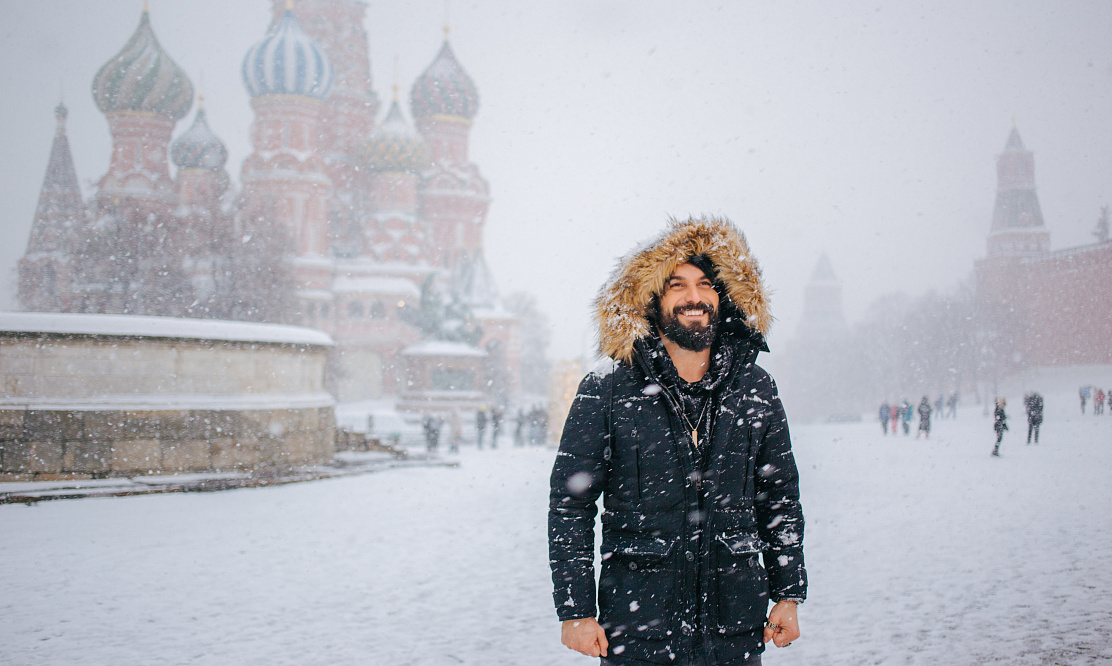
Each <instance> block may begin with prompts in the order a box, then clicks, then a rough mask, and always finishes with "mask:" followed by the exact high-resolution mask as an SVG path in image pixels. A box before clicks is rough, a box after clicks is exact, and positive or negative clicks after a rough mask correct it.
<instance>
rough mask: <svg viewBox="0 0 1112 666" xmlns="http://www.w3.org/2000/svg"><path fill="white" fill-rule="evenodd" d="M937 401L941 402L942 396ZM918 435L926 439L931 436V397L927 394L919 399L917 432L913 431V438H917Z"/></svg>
mask: <svg viewBox="0 0 1112 666" xmlns="http://www.w3.org/2000/svg"><path fill="white" fill-rule="evenodd" d="M938 401H939V402H942V398H941V397H940V398H939V399H938ZM919 435H923V436H924V437H925V438H926V439H930V438H931V399H930V398H928V397H927V396H923V399H922V400H920V401H919V432H917V433H915V439H919Z"/></svg>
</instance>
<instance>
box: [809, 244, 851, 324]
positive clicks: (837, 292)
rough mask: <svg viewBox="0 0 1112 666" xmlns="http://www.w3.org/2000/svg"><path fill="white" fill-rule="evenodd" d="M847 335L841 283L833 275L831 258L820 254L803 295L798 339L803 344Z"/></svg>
mask: <svg viewBox="0 0 1112 666" xmlns="http://www.w3.org/2000/svg"><path fill="white" fill-rule="evenodd" d="M848 334H849V327H848V326H847V325H846V318H845V315H844V314H843V312H842V283H841V282H839V281H838V278H837V276H835V275H834V267H833V266H831V265H830V257H828V256H827V255H826V253H825V252H823V253H822V256H821V257H819V262H818V264H816V265H815V271H814V272H813V273H812V274H811V281H810V282H808V283H807V287H806V289H805V291H804V292H803V317H802V318H801V319H800V322H799V337H800V339H803V340H830V339H839V338H842V337H844V336H846V335H848Z"/></svg>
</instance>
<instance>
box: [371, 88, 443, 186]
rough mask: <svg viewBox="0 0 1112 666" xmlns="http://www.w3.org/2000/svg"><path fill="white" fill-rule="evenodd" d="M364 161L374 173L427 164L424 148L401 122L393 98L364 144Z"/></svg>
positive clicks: (399, 113)
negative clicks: (365, 153)
mask: <svg viewBox="0 0 1112 666" xmlns="http://www.w3.org/2000/svg"><path fill="white" fill-rule="evenodd" d="M367 161H368V162H369V163H370V166H371V168H372V169H374V170H375V171H410V172H412V171H420V170H421V169H423V168H424V167H425V166H427V165H428V162H429V152H428V147H427V146H426V145H425V142H424V140H423V139H422V138H421V136H420V135H419V134H417V132H415V131H414V130H413V128H411V127H410V126H409V124H408V123H407V122H406V121H405V117H404V116H403V115H402V109H401V107H400V106H398V100H397V96H396V95H395V97H394V102H393V103H392V104H391V105H390V111H389V112H388V113H387V114H386V119H385V120H383V121H382V124H381V125H379V126H378V129H376V130H375V131H374V133H373V134H371V139H370V141H368V142H367Z"/></svg>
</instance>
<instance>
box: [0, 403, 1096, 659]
mask: <svg viewBox="0 0 1112 666" xmlns="http://www.w3.org/2000/svg"><path fill="white" fill-rule="evenodd" d="M1067 399H1068V397H1067V398H1062V399H1061V400H1057V401H1056V400H1055V399H1054V398H1051V397H1048V409H1047V413H1048V415H1050V416H1052V417H1053V418H1051V419H1050V420H1048V421H1047V423H1046V424H1044V428H1043V435H1042V443H1041V444H1039V445H1038V446H1033V445H1032V446H1026V445H1024V444H1023V441H1022V438H1023V432H1022V431H1023V429H1024V428H1023V424H1022V420H1023V419H1022V413H1021V410H1020V408H1019V405H1018V403H1020V402H1021V401H1020V400H1019V396H1016V397H1015V398H1014V399H1013V400H1012V401H1011V402H1012V404H1011V405H1010V408H1011V409H1010V413H1011V415H1012V419H1011V425H1012V430H1011V432H1009V433H1008V434H1007V435H1006V437H1005V440H1004V445H1003V449H1002V453H1003V457H1001V458H999V459H993V458H990V457H989V455H988V454H989V451H990V450H991V448H992V439H993V433H992V423H991V419H990V418H986V417H985V416H984V415H983V414H982V412H981V410H980V408H975V407H972V406H968V407H964V408H962V409H961V410H960V412H959V419H958V420H956V421H945V420H943V421H938V422H936V424H935V432H934V433H933V434H932V436H931V439H930V440H929V441H925V440H916V439H914V432H913V436H912V437H904V436H903V435H899V436H896V437H892V436H888V437H884V436H882V435H881V434H880V426H879V425H877V424H874V423H872V422H863V423H851V424H829V425H821V426H799V427H796V428H795V429H794V432H793V436H794V440H795V447H796V453H797V457H798V460H799V463H800V468H801V472H802V474H803V484H802V486H803V493H804V495H803V499H804V509H805V512H806V515H807V519H808V533H807V541H806V543H807V546H806V552H807V557H808V564H809V570H810V574H811V599H810V600H809V601H808V602H807V603H806V604H805V605H804V606H803V607H802V609H801V614H800V616H801V621H802V629H803V637H802V638H801V639H800V640H798V641H797V642H796V643H795V644H794V645H792V646H791V647H790V648H786V649H775V648H772V649H770V651H769V652H768V653H766V659H765V663H766V664H769V665H776V664H783V665H788V664H792V665H798V666H804V665H806V666H816V665H828V664H844V665H846V666H859V665H861V664H924V665H925V664H932V665H934V664H1009V665H1010V664H1030V665H1036V664H1038V665H1044V664H1092V663H1103V662H1108V661H1112V483H1109V475H1110V473H1112V416H1107V415H1106V416H1103V417H1093V416H1085V417H1082V416H1081V415H1080V414H1079V413H1076V414H1074V415H1072V416H1071V415H1070V414H1071V410H1070V409H1069V407H1068V406H1066V403H1065V401H1066V400H1067ZM1073 400H1076V398H1073ZM1056 402H1057V403H1058V404H1055V403H1056ZM1074 410H1076V405H1075V406H1074ZM1057 415H1061V416H1057ZM508 444H509V442H508V440H507V441H504V442H503V443H502V446H500V447H499V448H498V449H495V450H490V449H486V450H483V451H476V450H475V449H474V448H465V449H464V451H463V452H462V454H460V461H461V463H462V464H461V466H460V467H459V468H421V469H413V468H410V469H397V470H391V471H385V472H380V473H375V474H368V475H364V476H357V477H347V478H339V479H332V480H326V481H318V482H310V483H302V484H293V485H287V486H281V487H277V488H264V489H250V490H234V491H227V492H219V493H190V494H175V495H158V496H147V497H133V498H113V499H84V500H72V501H60V502H46V503H42V504H39V505H36V506H19V505H17V506H11V505H8V506H0V663H3V664H20V665H27V664H97V665H101V664H151V663H166V664H384V665H390V666H401V665H406V664H421V665H426V664H428V665H434V666H439V665H441V664H448V665H450V664H483V665H485V666H489V665H515V666H518V665H526V666H534V665H545V664H552V665H561V664H567V665H569V666H571V665H574V664H584V665H586V664H590V663H593V662H592V660H590V659H588V658H586V657H580V656H578V655H575V654H573V653H571V652H569V651H568V650H566V649H565V648H563V647H562V646H561V645H560V644H559V631H558V624H557V622H556V618H555V613H554V612H553V610H552V607H551V601H550V586H549V574H548V564H547V546H546V543H545V511H546V497H547V477H548V472H549V467H550V465H551V461H552V458H553V455H554V450H553V449H548V448H524V449H523V448H514V447H511V446H508Z"/></svg>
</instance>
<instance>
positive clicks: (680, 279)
mask: <svg viewBox="0 0 1112 666" xmlns="http://www.w3.org/2000/svg"><path fill="white" fill-rule="evenodd" d="M717 330H718V292H717V291H715V289H714V283H713V282H712V281H711V279H710V278H709V277H708V276H707V275H706V274H705V273H703V271H701V270H699V268H697V267H696V266H694V265H692V264H680V265H679V266H677V267H676V270H675V272H674V273H672V275H671V276H670V277H669V278H668V282H666V283H665V285H664V293H663V294H661V295H660V332H661V333H662V334H663V335H664V336H665V337H667V338H668V339H670V340H672V341H673V342H675V343H676V344H677V345H679V346H680V347H682V348H684V349H689V350H691V351H703V350H704V349H706V348H707V347H709V346H710V345H711V343H712V342H714V336H715V333H716V332H717Z"/></svg>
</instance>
